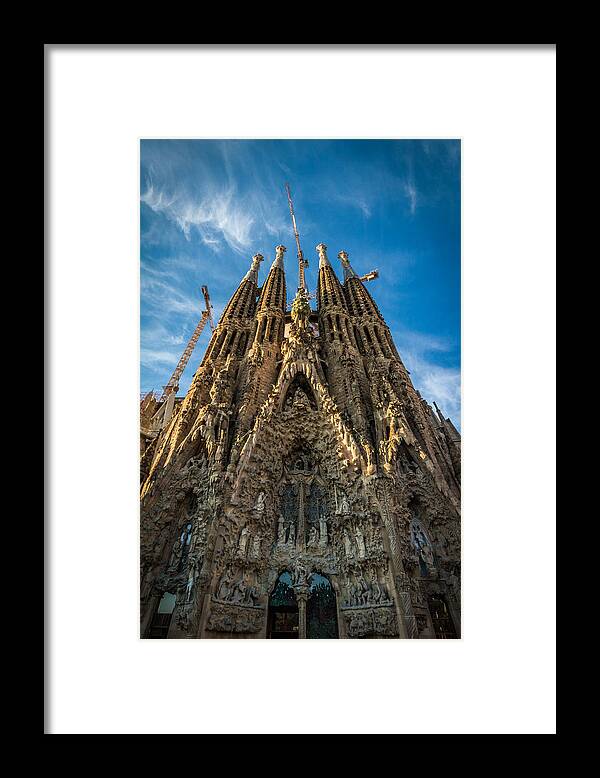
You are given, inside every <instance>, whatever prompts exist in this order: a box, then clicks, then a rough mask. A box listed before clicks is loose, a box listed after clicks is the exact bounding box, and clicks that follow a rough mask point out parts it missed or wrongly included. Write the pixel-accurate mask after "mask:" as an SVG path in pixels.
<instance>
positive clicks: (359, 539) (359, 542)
mask: <svg viewBox="0 0 600 778" xmlns="http://www.w3.org/2000/svg"><path fill="white" fill-rule="evenodd" d="M354 537H355V538H356V547H357V548H358V556H359V557H360V558H361V559H364V558H365V555H366V553H367V549H366V547H365V538H364V535H363V534H362V530H361V529H360V527H358V526H357V527H356V529H355V530H354Z"/></svg>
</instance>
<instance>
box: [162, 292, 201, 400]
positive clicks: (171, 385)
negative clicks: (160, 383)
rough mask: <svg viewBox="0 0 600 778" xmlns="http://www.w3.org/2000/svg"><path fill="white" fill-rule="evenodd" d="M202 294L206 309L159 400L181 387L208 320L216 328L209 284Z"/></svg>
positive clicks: (164, 398)
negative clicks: (185, 371) (183, 376)
mask: <svg viewBox="0 0 600 778" xmlns="http://www.w3.org/2000/svg"><path fill="white" fill-rule="evenodd" d="M202 294H203V296H204V302H205V304H206V310H204V311H202V316H201V317H200V321H199V322H198V324H197V325H196V329H195V330H194V333H193V335H192V337H191V338H190V339H189V342H188V344H187V346H186V347H185V350H184V352H183V354H182V355H181V358H180V360H179V362H178V363H177V367H176V368H175V370H174V371H173V375H172V376H171V378H169V382H168V384H167V385H166V386H164V387H163V393H162V395H161V398H160V400H159V402H163V401H164V400H166V399H167V397H168V396H169V395H170V394H173V393H174V392H176V391H177V390H178V389H179V379H180V378H181V375H182V373H183V371H184V370H185V368H186V365H187V363H188V362H189V360H190V357H191V356H192V352H193V350H194V347H195V345H196V343H197V342H198V338H199V337H200V334H201V333H202V330H203V329H204V327H205V326H206V322H209V324H210V328H211V330H214V328H215V322H214V320H213V315H212V305H211V304H210V297H209V296H208V287H207V286H203V287H202Z"/></svg>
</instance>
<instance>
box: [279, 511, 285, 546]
mask: <svg viewBox="0 0 600 778" xmlns="http://www.w3.org/2000/svg"><path fill="white" fill-rule="evenodd" d="M284 544H285V522H284V519H283V516H282V515H281V513H280V514H279V523H278V525H277V545H278V546H283V545H284Z"/></svg>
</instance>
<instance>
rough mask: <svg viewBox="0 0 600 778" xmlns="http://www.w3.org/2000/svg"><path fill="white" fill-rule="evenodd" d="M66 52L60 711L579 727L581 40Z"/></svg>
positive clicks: (50, 61) (53, 390) (54, 543)
mask: <svg viewBox="0 0 600 778" xmlns="http://www.w3.org/2000/svg"><path fill="white" fill-rule="evenodd" d="M44 51H45V55H44V79H45V92H46V94H45V105H46V114H45V133H46V146H45V148H46V150H47V153H46V171H45V180H46V231H47V234H46V268H47V326H48V340H49V353H48V358H47V363H48V371H47V376H46V396H47V398H48V409H49V419H48V425H47V430H48V449H47V452H48V453H47V461H46V467H47V495H46V504H47V512H46V531H45V537H46V591H45V597H46V623H47V631H46V711H45V732H46V733H47V734H203V735H208V734H311V733H314V732H318V733H323V734H371V733H374V734H400V735H411V734H555V733H556V700H555V673H556V655H555V638H556V613H555V597H554V595H555V591H556V588H555V558H556V545H555V521H556V509H555V481H556V478H555V452H556V450H555V409H556V403H555V389H554V381H555V375H556V359H555V321H556V319H555V292H556V285H555V267H556V246H555V227H556V216H555V197H556V167H555V156H556V44H530V45H524V44H523V45H521V44H506V45H495V44H490V45H483V44H474V45H469V44H423V45H418V44H354V45H341V44H340V45H338V44H302V45H301V44H297V45H296V44H289V45H282V44H278V45H271V44H260V45H259V44H256V45H253V44H195V45H192V44H165V45H160V44H155V45H150V44H127V45H126V44H122V45H121V44H106V45H101V44H45V46H44ZM540 582H543V588H542V590H541V589H540ZM281 640H287V641H288V642H287V643H282V642H280V641H281ZM282 698H285V702H284V700H283V699H282ZM324 700H325V701H324ZM317 705H318V707H319V711H320V712H321V714H322V715H319V716H316V715H315V710H316V706H317Z"/></svg>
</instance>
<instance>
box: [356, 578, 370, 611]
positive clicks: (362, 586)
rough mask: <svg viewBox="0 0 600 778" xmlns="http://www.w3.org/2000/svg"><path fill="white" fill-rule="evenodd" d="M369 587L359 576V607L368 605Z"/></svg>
mask: <svg viewBox="0 0 600 778" xmlns="http://www.w3.org/2000/svg"><path fill="white" fill-rule="evenodd" d="M369 595H370V591H369V586H368V584H367V582H366V581H365V579H364V578H363V577H362V575H361V576H360V578H359V579H358V600H359V603H360V604H361V605H368V604H369Z"/></svg>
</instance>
